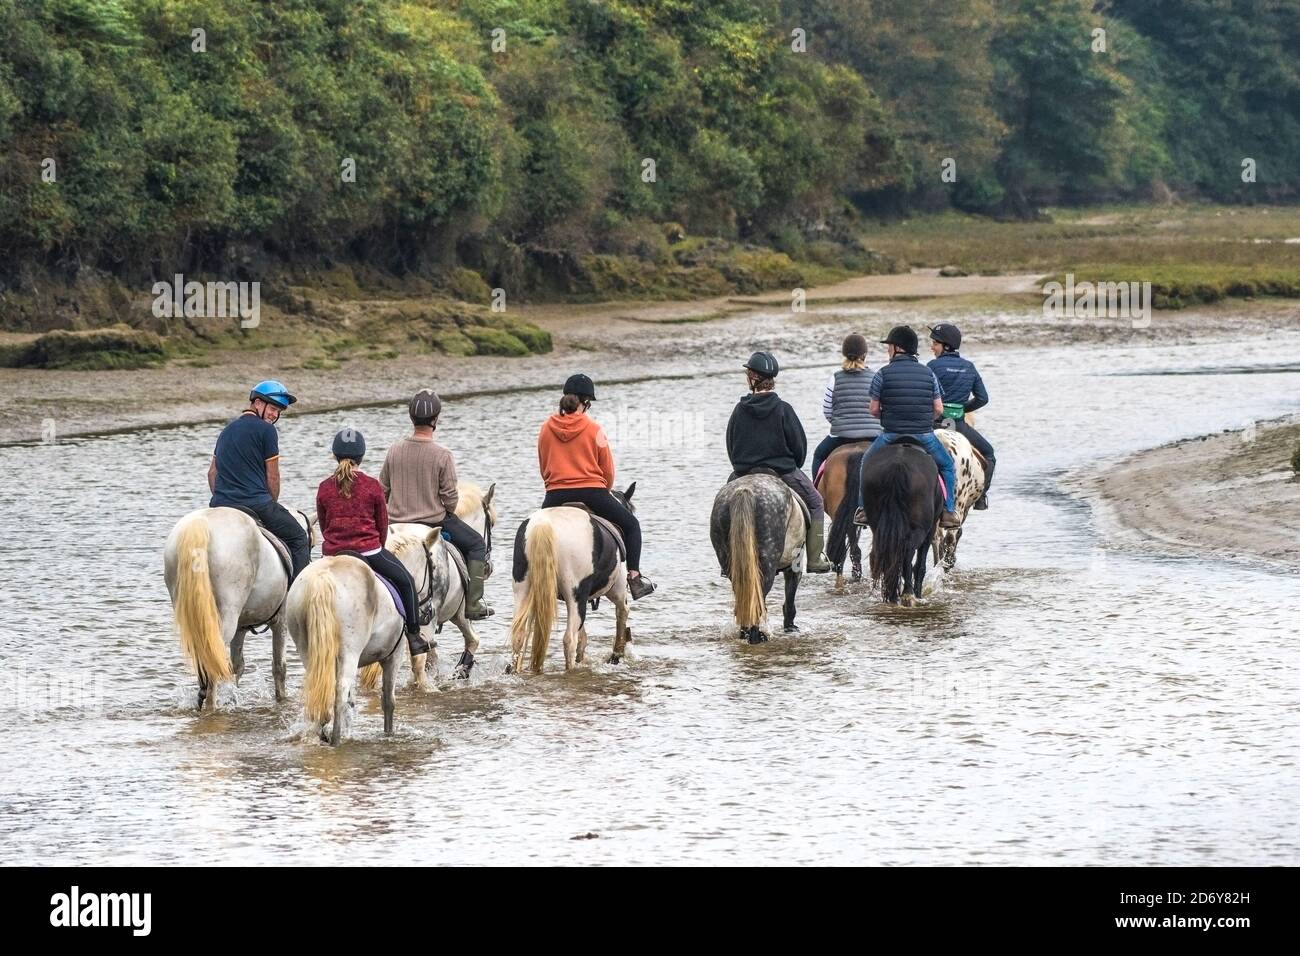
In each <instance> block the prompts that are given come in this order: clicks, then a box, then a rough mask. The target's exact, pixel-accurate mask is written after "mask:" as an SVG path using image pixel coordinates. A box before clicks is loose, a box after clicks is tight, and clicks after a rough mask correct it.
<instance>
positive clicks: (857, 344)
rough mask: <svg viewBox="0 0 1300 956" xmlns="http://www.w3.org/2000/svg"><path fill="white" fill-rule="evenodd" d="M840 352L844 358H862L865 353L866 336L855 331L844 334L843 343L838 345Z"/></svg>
mask: <svg viewBox="0 0 1300 956" xmlns="http://www.w3.org/2000/svg"><path fill="white" fill-rule="evenodd" d="M840 354H841V355H843V356H844V357H845V358H846V359H858V358H863V357H864V356H865V355H866V354H867V337H866V336H865V335H859V334H858V333H857V332H854V333H853V334H851V335H846V336H844V344H843V345H841V346H840Z"/></svg>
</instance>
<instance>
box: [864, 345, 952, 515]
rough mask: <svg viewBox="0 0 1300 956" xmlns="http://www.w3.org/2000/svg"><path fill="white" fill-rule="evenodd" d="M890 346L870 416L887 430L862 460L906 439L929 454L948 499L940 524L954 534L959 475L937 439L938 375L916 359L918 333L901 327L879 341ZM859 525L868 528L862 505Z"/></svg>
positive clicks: (874, 385)
mask: <svg viewBox="0 0 1300 956" xmlns="http://www.w3.org/2000/svg"><path fill="white" fill-rule="evenodd" d="M881 341H882V344H884V345H886V346H888V348H887V349H886V350H885V352H886V354H887V355H888V356H889V364H887V365H885V366H884V367H883V368H881V369H880V371H878V372H877V373H876V376H875V378H873V379H872V380H871V390H870V395H871V414H872V415H875V416H876V417H877V418H879V419H880V425H881V427H882V428H884V431H882V432H881V433H880V434H879V435H878V436H877V437H876V440H875V441H873V442H872V443H871V446H870V447H869V448H868V449H867V450H866V452H865V453H864V454H863V455H862V461H863V463H864V464H865V463H866V460H867V459H868V458H870V457H871V456H872V455H874V454H876V453H877V452H878V451H880V449H882V448H884V447H885V446H886V445H892V444H893V443H894V442H896V441H898V439H900V438H902V437H904V436H906V437H908V438H911V439H914V440H915V441H916V442H917V444H919V445H920V446H921V447H922V448H924V449H925V450H926V451H928V452H929V453H930V457H931V458H933V459H934V463H935V464H936V465H938V466H939V474H940V475H941V476H942V477H943V484H944V499H943V514H942V515H941V516H940V517H939V524H941V525H942V526H943V527H945V528H955V527H958V526H959V525H960V524H961V520H960V519H959V518H958V517H957V513H956V510H955V509H956V494H957V470H956V468H955V467H954V466H953V461H952V456H951V455H949V454H948V449H946V448H944V447H943V445H942V443H940V441H939V439H938V438H936V437H935V434H934V420H935V419H936V418H938V417H939V416H941V415H942V414H943V399H942V395H943V393H942V391H941V390H940V389H939V381H938V379H936V378H935V377H934V372H932V371H931V370H930V369H928V368H926V367H925V366H924V365H922V364H921V363H920V362H918V361H917V359H916V350H917V346H918V345H919V342H918V340H917V337H916V332H915V331H913V330H912V329H910V328H908V327H907V326H906V325H898V326H895V327H894V328H892V329H890V330H889V335H888V336H886V337H885V338H884V339H882V340H881ZM858 495H859V499H860V498H861V495H862V470H861V469H859V471H858ZM853 521H854V523H855V524H860V525H865V524H866V523H867V515H866V512H865V511H864V510H863V508H862V502H861V500H859V501H858V510H857V512H856V513H855V514H854V516H853Z"/></svg>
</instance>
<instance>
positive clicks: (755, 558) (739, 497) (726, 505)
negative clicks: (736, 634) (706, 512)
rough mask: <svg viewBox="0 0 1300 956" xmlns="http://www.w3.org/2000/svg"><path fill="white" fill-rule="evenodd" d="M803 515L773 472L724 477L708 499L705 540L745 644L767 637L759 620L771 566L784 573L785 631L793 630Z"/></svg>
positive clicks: (804, 535) (771, 578)
mask: <svg viewBox="0 0 1300 956" xmlns="http://www.w3.org/2000/svg"><path fill="white" fill-rule="evenodd" d="M805 516H806V512H805V511H804V509H803V507H802V506H801V504H800V502H799V499H798V498H796V497H795V494H794V492H793V491H791V490H790V488H789V487H788V486H787V485H786V484H785V482H783V481H782V480H781V479H780V478H777V477H776V476H775V475H745V476H743V477H741V478H737V479H735V480H734V481H729V482H727V484H725V485H723V486H722V488H721V489H720V490H719V491H718V494H717V496H716V497H715V498H714V499H713V513H712V515H711V516H710V518H709V539H710V540H711V541H712V542H713V552H714V554H716V555H717V556H718V565H719V567H721V569H722V573H723V574H725V575H726V576H727V577H728V578H730V579H731V593H732V597H733V598H734V599H735V605H734V607H735V612H734V613H735V617H736V624H737V625H739V627H740V633H741V636H742V637H744V638H746V639H747V640H748V641H749V643H751V644H760V643H762V642H763V641H766V640H767V635H766V634H765V633H764V632H763V627H762V625H763V624H764V623H765V622H766V621H767V593H768V592H769V591H771V590H772V584H773V583H774V582H775V581H776V572H777V571H781V572H782V573H783V574H784V576H785V602H784V604H783V605H782V612H783V615H784V625H785V630H786V632H787V633H791V632H794V631H797V630H799V628H798V627H797V626H795V623H794V618H795V603H794V599H795V594H796V593H797V592H798V590H799V579H800V578H801V577H802V576H803V572H804V569H805V567H806V566H807V557H806V550H805V545H806V544H807V523H806V521H807V519H806V517H805Z"/></svg>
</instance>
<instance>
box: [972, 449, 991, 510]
mask: <svg viewBox="0 0 1300 956" xmlns="http://www.w3.org/2000/svg"><path fill="white" fill-rule="evenodd" d="M993 465H994V462H991V461H990V462H988V464H987V465H986V466H985V468H984V493H983V494H982V495H980V500H979V501H977V502H975V510H976V511H987V510H988V507H989V485H991V484H993Z"/></svg>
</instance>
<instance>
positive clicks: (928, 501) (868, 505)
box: [827, 438, 943, 605]
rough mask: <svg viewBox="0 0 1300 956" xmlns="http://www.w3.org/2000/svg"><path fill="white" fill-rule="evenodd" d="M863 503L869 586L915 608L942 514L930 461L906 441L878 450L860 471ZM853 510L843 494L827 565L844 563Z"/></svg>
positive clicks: (892, 600)
mask: <svg viewBox="0 0 1300 956" xmlns="http://www.w3.org/2000/svg"><path fill="white" fill-rule="evenodd" d="M862 503H863V507H864V509H865V510H866V513H867V524H868V525H869V526H870V527H871V561H870V568H871V580H872V583H873V584H877V585H879V586H880V595H881V597H883V598H884V599H885V600H886V601H888V602H889V603H890V604H897V603H899V601H900V600H901V601H902V603H904V604H907V605H912V604H914V603H915V599H916V598H919V597H920V596H921V585H922V584H923V583H924V582H925V565H926V557H927V554H928V552H929V550H930V545H931V542H932V541H933V540H934V533H935V528H936V526H937V524H938V520H939V515H940V514H942V512H943V493H942V492H941V491H940V490H939V469H938V467H937V466H936V465H935V463H934V459H933V458H931V457H930V455H929V453H928V452H927V451H926V450H925V449H924V448H922V447H921V446H920V445H919V444H918V443H916V442H913V441H909V440H908V439H906V438H903V439H900V440H899V441H896V442H894V443H892V444H890V445H887V446H886V447H884V448H882V449H880V451H878V452H876V453H875V454H873V455H871V456H870V457H869V458H867V459H866V464H865V466H864V467H863V469H862ZM856 507H857V502H855V501H854V500H853V496H852V495H845V497H844V500H843V501H841V502H840V506H839V507H838V508H837V509H836V510H835V519H834V521H833V522H832V523H831V533H830V548H831V553H829V554H828V555H827V556H828V557H829V558H830V560H831V561H832V562H835V561H843V560H844V554H843V550H844V548H845V544H844V542H846V541H847V538H848V532H849V530H850V529H851V527H852V525H853V512H854V510H855V508H856ZM837 551H838V552H839V553H838V554H837V553H835V552H837Z"/></svg>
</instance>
